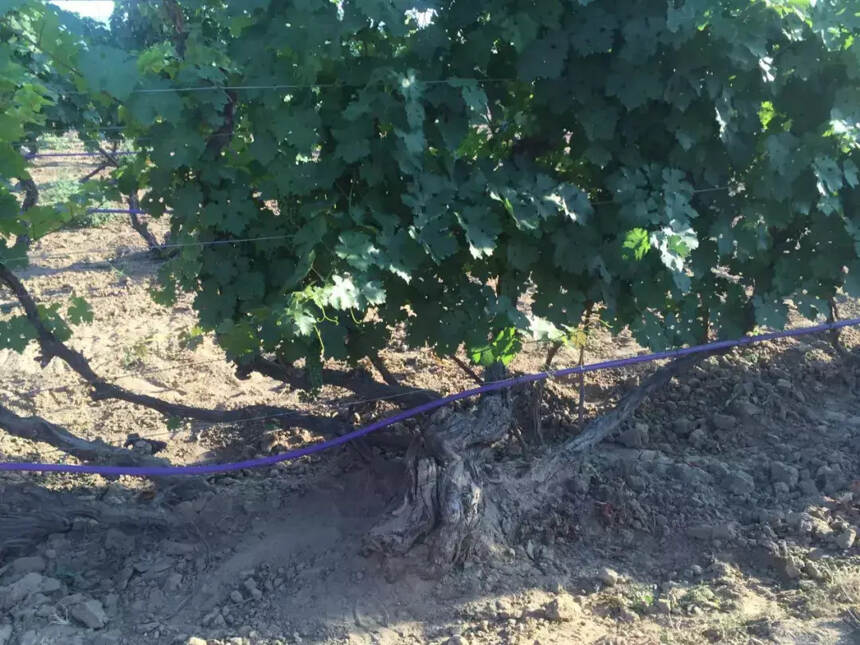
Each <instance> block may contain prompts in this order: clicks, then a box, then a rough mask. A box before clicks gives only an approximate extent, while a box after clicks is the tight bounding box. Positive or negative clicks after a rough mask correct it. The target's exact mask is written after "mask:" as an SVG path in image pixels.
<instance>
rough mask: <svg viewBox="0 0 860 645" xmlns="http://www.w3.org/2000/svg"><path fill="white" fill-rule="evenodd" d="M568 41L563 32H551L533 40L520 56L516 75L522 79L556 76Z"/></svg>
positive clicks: (562, 65)
mask: <svg viewBox="0 0 860 645" xmlns="http://www.w3.org/2000/svg"><path fill="white" fill-rule="evenodd" d="M567 50H568V41H567V35H566V34H565V33H564V32H559V31H557V32H551V33H549V34H547V35H546V36H544V37H543V38H541V39H539V40H535V41H534V42H532V43H531V44H530V45H529V46H528V47H526V49H525V51H524V52H523V53H522V55H521V56H520V60H519V62H518V64H517V72H518V76H519V77H520V78H521V79H522V80H524V81H534V80H537V79H539V78H558V77H559V76H561V74H562V71H563V70H564V62H565V60H566V59H567Z"/></svg>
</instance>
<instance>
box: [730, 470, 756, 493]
mask: <svg viewBox="0 0 860 645" xmlns="http://www.w3.org/2000/svg"><path fill="white" fill-rule="evenodd" d="M723 485H724V486H725V487H726V488H728V489H729V490H730V491H731V492H733V493H734V494H735V495H748V494H749V493H752V492H753V491H754V490H755V480H754V479H753V478H752V475H750V474H748V473H745V472H744V471H743V470H735V471H733V472H730V473H729V474H728V476H727V477H726V478H725V479H724V480H723Z"/></svg>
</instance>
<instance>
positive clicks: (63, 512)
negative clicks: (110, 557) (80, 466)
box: [0, 483, 177, 554]
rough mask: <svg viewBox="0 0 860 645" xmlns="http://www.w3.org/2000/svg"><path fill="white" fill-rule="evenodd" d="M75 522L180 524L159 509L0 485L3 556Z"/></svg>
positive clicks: (155, 526) (32, 487)
mask: <svg viewBox="0 0 860 645" xmlns="http://www.w3.org/2000/svg"><path fill="white" fill-rule="evenodd" d="M76 519H86V520H91V521H95V522H97V523H99V524H102V525H104V526H105V527H112V528H129V527H134V528H136V529H160V530H164V529H167V528H170V527H173V526H176V525H177V521H176V520H173V519H171V517H170V516H168V514H166V513H164V512H162V511H160V510H153V509H150V508H144V507H140V506H135V507H132V508H128V507H112V506H108V505H107V504H100V503H93V502H89V501H85V500H83V499H81V498H80V497H78V496H76V495H73V494H71V493H67V492H62V491H53V490H48V489H46V488H42V487H40V486H37V485H34V484H30V483H27V484H20V485H19V484H14V485H13V484H8V485H2V484H0V554H5V553H7V552H10V551H17V550H20V549H26V548H30V547H32V546H33V545H35V544H38V543H39V542H40V541H42V540H43V539H45V538H46V537H47V536H48V535H51V534H52V533H65V532H68V531H70V530H71V529H72V527H73V526H74V522H75V520H76Z"/></svg>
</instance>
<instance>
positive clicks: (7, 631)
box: [0, 625, 12, 645]
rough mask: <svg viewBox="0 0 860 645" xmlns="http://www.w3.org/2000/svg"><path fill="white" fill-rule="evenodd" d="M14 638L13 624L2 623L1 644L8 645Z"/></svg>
mask: <svg viewBox="0 0 860 645" xmlns="http://www.w3.org/2000/svg"><path fill="white" fill-rule="evenodd" d="M10 638H12V625H0V645H6V643H8V642H9V639H10Z"/></svg>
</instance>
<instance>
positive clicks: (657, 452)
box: [0, 163, 860, 645]
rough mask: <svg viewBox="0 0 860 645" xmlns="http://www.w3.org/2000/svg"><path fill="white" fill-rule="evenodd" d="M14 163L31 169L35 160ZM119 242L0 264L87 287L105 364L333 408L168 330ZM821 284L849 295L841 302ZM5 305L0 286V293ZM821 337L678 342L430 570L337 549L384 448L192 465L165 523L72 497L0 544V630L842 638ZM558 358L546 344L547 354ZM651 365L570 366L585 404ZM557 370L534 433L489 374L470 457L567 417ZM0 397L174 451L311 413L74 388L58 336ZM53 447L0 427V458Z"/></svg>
mask: <svg viewBox="0 0 860 645" xmlns="http://www.w3.org/2000/svg"><path fill="white" fill-rule="evenodd" d="M40 166H41V167H40V170H39V172H40V173H42V174H41V177H40V179H41V180H44V179H45V177H48V176H56V174H57V173H59V172H60V171H59V170H57V168H58V167H57V166H56V165H55V164H51V163H43V164H40ZM81 169H84V170H86V168H85V166H84V165H79V167H74V168H72V170H70V171H63V172H76V173H77V174H78V175H80V174H84V173H82V172H80V170H81ZM52 173H53V175H52ZM141 244H142V241H141V240H140V238H138V237H137V235H136V233H134V231H132V229H131V228H130V227H129V226H128V224H127V223H126V222H125V221H124V220H122V219H118V220H114V221H111V222H109V223H108V224H106V225H104V226H101V227H99V228H93V229H70V230H65V231H61V232H58V233H55V234H52V235H51V236H49V237H48V238H46V239H44V240H42V241H41V242H39V243H38V244H37V245H36V247H35V248H34V249H33V255H34V256H36V257H37V258H38V259H36V260H35V261H34V262H33V263H32V266H31V267H30V268H28V269H26V270H24V271H21V272H20V275H21V277H22V278H23V279H24V280H25V282H26V284H27V286H28V287H29V288H30V289H31V291H32V293H33V294H34V295H35V296H36V297H37V299H38V300H39V301H40V302H42V303H46V304H47V303H55V302H56V303H63V305H64V306H65V304H66V303H67V302H68V298H69V296H70V295H71V294H73V293H74V294H76V295H82V296H86V297H87V298H88V300H89V301H90V303H91V304H92V306H93V309H94V311H95V321H94V322H93V323H92V324H91V325H84V326H81V327H77V328H75V333H74V337H73V340H72V341H71V343H72V344H73V345H74V346H75V347H76V348H78V349H80V350H81V351H83V352H84V353H85V354H86V355H87V356H88V357H89V358H90V360H91V361H92V363H93V365H94V367H96V369H97V370H99V371H100V372H101V373H103V374H106V375H110V376H112V377H115V378H116V379H119V382H120V383H121V384H123V385H124V386H126V387H128V388H129V389H132V390H135V391H138V392H143V393H150V394H156V395H158V396H161V397H164V398H167V399H170V400H173V401H177V402H180V401H181V402H186V403H193V404H197V405H202V406H211V407H234V406H240V405H247V404H251V403H273V404H279V405H289V406H297V407H301V408H303V409H309V410H316V411H319V412H326V413H329V414H335V413H336V412H338V411H340V412H341V413H343V411H344V409H345V408H344V403H345V402H347V401H350V398H349V396H347V393H346V392H344V391H339V390H337V389H336V388H331V387H326V388H324V389H323V391H322V392H321V394H320V395H319V396H318V397H316V398H314V399H312V400H307V399H306V398H303V397H301V396H299V395H298V394H297V393H295V392H291V391H290V390H289V389H288V388H284V387H283V386H282V385H281V384H279V383H277V382H274V381H271V380H269V379H266V378H264V377H261V376H259V375H256V376H254V377H252V378H251V379H250V380H247V381H240V380H237V379H236V378H235V376H234V375H233V372H232V370H230V369H229V367H228V366H227V365H226V363H225V362H224V361H223V360H222V354H221V352H220V351H219V350H218V348H217V347H216V346H214V345H213V343H212V342H211V340H210V339H208V338H207V339H204V341H203V342H202V343H201V344H199V345H197V346H196V347H195V346H191V345H189V344H188V343H186V342H184V341H183V339H184V334H186V333H187V332H188V331H189V330H190V329H191V328H192V327H193V325H194V317H193V312H192V311H191V308H190V306H189V303H188V302H187V301H186V302H182V303H180V304H179V306H177V307H175V308H172V309H165V308H163V307H160V306H158V305H156V304H154V303H153V302H152V300H151V299H150V298H149V296H148V293H147V291H148V288H149V287H150V286H151V284H152V282H153V280H154V274H155V271H156V269H157V266H158V262H157V260H154V259H153V258H152V257H150V256H149V255H147V254H145V253H143V252H141V250H140V249H141ZM843 309H844V312H843V315H845V316H849V315H853V316H858V315H860V313H858V312H860V307H858V306H857V305H856V303H851V302H846V303H843ZM15 311H16V309H15V307H14V303H13V302H12V301H11V294H9V293H8V292H0V316H8V315H11V314H13V313H15ZM793 322H794V323H795V324H803V321H800V320H795V321H793ZM841 337H842V343H843V345H844V346H845V348H846V349H847V351H846V352H845V353H843V354H840V353H838V352H836V351H835V350H834V347H833V345H832V344H831V339H830V338H829V337H827V336H824V337H822V336H816V337H812V336H809V337H804V338H803V339H800V340H785V341H779V342H774V343H768V344H764V345H757V346H752V347H747V348H744V349H742V350H738V351H735V352H733V353H731V354H728V355H726V356H723V357H713V358H709V359H707V360H706V361H704V362H702V363H701V364H700V365H699V366H697V367H696V368H694V370H693V371H692V372H690V373H689V374H688V375H687V376H685V377H683V378H682V379H680V380H675V381H673V382H672V383H671V384H670V385H669V386H668V387H667V388H665V390H663V391H662V392H661V393H660V394H659V395H657V396H656V397H654V398H652V399H651V400H649V401H648V402H646V403H645V404H644V405H643V406H642V407H641V408H640V410H639V411H638V412H637V413H636V415H635V417H634V418H632V419H631V420H630V421H629V422H627V423H626V424H625V425H624V427H623V428H622V429H621V431H620V432H619V433H618V434H617V435H616V436H614V437H612V438H611V440H609V441H606V442H604V444H602V445H601V446H599V447H598V448H597V449H595V450H593V451H592V452H591V453H589V454H587V455H586V456H584V457H583V458H581V459H580V460H578V461H577V462H575V463H571V464H570V466H569V478H568V482H567V485H566V487H565V489H564V490H563V491H562V492H561V493H560V494H559V495H558V496H557V498H555V499H551V500H547V506H546V508H545V509H544V511H543V512H541V513H540V514H538V515H536V516H535V517H534V518H532V520H531V521H528V522H526V523H525V525H524V526H523V527H522V528H521V530H519V531H518V532H517V535H515V536H512V546H511V548H510V549H509V550H508V551H507V552H506V553H504V554H502V555H500V556H499V557H498V558H495V559H493V560H486V561H484V560H478V561H470V562H468V563H467V564H466V565H465V566H464V567H461V568H457V569H454V570H452V571H451V572H450V573H448V574H446V575H444V576H443V577H441V578H438V577H434V576H432V575H430V574H429V573H428V572H427V571H426V570H425V569H424V568H423V567H422V561H423V560H422V558H423V556H424V554H423V553H422V549H421V547H418V548H416V549H415V551H414V552H413V553H411V554H410V555H409V556H408V557H406V558H403V559H401V560H386V561H383V560H381V559H380V558H379V557H377V556H372V555H367V554H363V553H362V549H361V544H362V537H363V536H364V534H365V533H366V532H367V531H368V529H369V528H370V527H371V526H372V525H374V524H375V523H376V522H377V521H378V520H379V519H380V518H381V517H382V516H383V514H384V513H385V512H386V508H387V507H388V504H389V503H390V502H391V501H392V499H393V498H394V497H395V496H396V495H397V492H398V491H397V490H396V489H395V487H394V486H393V485H392V480H390V479H387V478H386V477H384V476H382V475H380V473H381V472H384V468H383V466H384V464H385V463H386V462H387V461H390V460H391V456H390V455H386V454H385V453H381V452H380V453H378V454H377V455H376V456H375V459H374V461H373V463H368V462H367V461H366V460H364V459H362V458H361V457H360V456H359V455H358V454H357V453H356V452H355V451H354V450H352V449H350V448H342V449H335V450H333V451H330V452H327V453H323V454H321V455H318V456H315V457H312V458H304V459H302V460H300V461H296V462H289V463H285V464H283V465H280V466H277V467H273V468H271V469H267V470H262V471H253V472H248V471H245V472H241V473H236V474H231V475H221V476H217V477H213V478H210V479H209V480H208V481H207V484H208V489H207V490H206V491H203V492H199V493H197V494H195V495H194V496H192V497H191V498H189V499H186V500H184V501H182V502H180V503H178V504H177V505H175V506H173V507H171V508H166V509H164V512H166V513H171V514H174V515H175V516H179V517H182V518H183V519H184V520H185V521H184V523H183V524H182V526H183V528H182V529H181V530H168V531H165V530H161V529H157V528H150V529H147V530H142V531H136V532H131V531H125V532H123V531H120V530H118V529H116V528H111V527H107V526H103V525H101V524H98V523H96V522H92V521H79V522H77V523H76V524H75V525H74V526H73V527H72V528H71V530H70V531H68V532H65V533H60V534H54V535H51V536H50V537H48V538H47V539H45V540H44V541H42V542H41V543H39V544H36V545H33V546H31V547H28V548H26V549H23V550H19V551H17V552H7V553H3V554H2V556H0V645H6V644H9V645H17V644H19V643H20V644H22V645H36V644H39V643H63V644H66V643H67V644H70V645H75V644H89V643H104V644H107V643H128V644H130V645H131V644H146V645H151V644H153V643H167V644H170V643H183V644H185V643H188V644H193V645H202V644H203V643H209V644H216V643H217V644H222V643H230V644H238V643H245V644H257V643H260V644H263V643H265V644H274V643H299V642H301V643H331V644H334V643H351V644H359V643H382V644H386V645H388V644H394V643H433V644H443V643H451V644H457V643H460V644H463V643H470V644H472V645H477V644H493V643H512V644H513V643H516V644H524V645H525V644H528V645H532V644H536V643H540V644H550V643H605V644H609V643H618V644H621V643H624V644H628V643H629V644H639V643H691V644H692V643H706V642H712V643H797V644H800V643H804V644H805V643H810V644H811V643H822V644H823V643H834V644H835V643H842V644H848V643H860V540H858V539H857V532H858V526H860V405H858V404H860V332H858V331H856V330H848V331H845V332H843V333H842V335H841ZM641 351H642V350H641V348H639V347H638V346H637V345H636V344H635V343H634V342H633V341H632V340H631V339H630V338H629V337H625V336H624V335H622V336H620V337H615V338H613V337H610V336H609V335H608V334H606V333H604V332H596V333H594V334H593V335H592V336H591V337H590V339H589V345H588V348H587V351H586V356H585V359H586V362H593V361H597V360H601V359H608V358H614V357H620V356H629V355H634V354H636V353H639V352H641ZM545 353H546V347H544V346H541V345H530V346H528V347H527V348H526V351H525V352H524V353H523V354H522V355H521V356H520V357H519V358H518V359H517V361H516V362H515V363H514V364H513V366H512V369H513V371H514V372H526V371H537V370H539V369H540V365H541V364H542V362H543V360H544V356H545ZM386 359H387V361H388V362H389V364H390V366H391V367H392V369H393V371H394V372H395V373H397V374H398V375H399V376H400V377H401V378H402V379H403V381H404V382H406V383H409V384H411V385H416V386H419V387H422V386H427V387H431V386H432V387H433V388H434V389H437V390H442V391H445V392H454V391H458V390H461V389H464V388H466V387H470V386H471V385H472V383H471V382H470V381H469V379H468V377H467V376H466V375H465V374H464V373H463V372H462V371H461V370H459V369H458V368H457V367H456V366H455V365H454V364H453V363H452V362H450V361H440V360H438V359H437V358H435V357H434V356H433V355H432V354H431V353H430V352H427V351H413V350H407V349H406V348H404V347H399V346H398V347H391V348H390V349H389V351H388V353H387V355H386ZM577 360H578V352H577V351H575V350H573V349H569V350H568V349H566V350H563V351H562V352H561V353H560V355H559V356H558V357H557V358H556V362H555V363H554V365H556V366H562V365H570V364H574V363H575V362H576V361H577ZM653 369H654V367H653V366H652V367H647V366H646V367H635V368H627V369H622V370H616V371H612V372H600V373H597V374H591V375H589V376H588V377H587V379H586V381H585V388H584V391H585V403H586V405H585V409H584V412H585V418H586V421H587V420H588V418H591V417H594V416H595V415H597V414H600V413H601V411H605V410H607V409H609V408H610V407H611V406H612V403H613V401H615V400H617V398H618V396H619V395H620V394H622V393H623V392H625V391H626V390H627V389H629V388H630V387H633V386H635V384H636V382H637V380H638V379H639V378H641V377H642V376H643V375H646V374H648V373H649V371H651V370H653ZM578 393H579V385H578V383H577V382H576V381H575V380H573V381H552V382H550V383H549V384H548V385H547V389H546V393H545V401H544V405H543V408H542V417H543V425H544V439H545V444H544V445H540V444H539V443H538V441H537V440H536V439H535V437H534V434H533V433H532V432H531V430H530V426H531V414H530V413H529V412H528V409H529V401H530V397H531V391H530V390H521V391H518V392H515V393H514V396H516V397H517V398H518V409H519V410H520V425H521V430H522V435H523V438H524V439H520V438H517V437H511V438H510V439H509V440H508V441H506V442H503V443H502V444H501V445H499V446H498V447H497V449H496V453H495V461H494V463H493V464H492V469H493V470H494V474H495V475H496V476H498V477H508V478H512V479H516V478H517V477H521V476H525V474H526V473H527V470H528V465H529V464H530V463H532V462H533V460H535V459H539V458H540V457H541V455H543V454H547V453H551V452H552V450H553V446H555V445H558V444H559V443H560V442H561V441H563V440H564V439H565V438H567V437H570V436H573V435H575V434H576V433H577V432H578V431H579V430H580V428H581V425H580V423H579V420H578V409H577V408H578V405H577V401H578ZM0 400H2V401H3V403H4V404H6V405H9V406H10V407H13V408H14V409H15V410H16V411H18V412H19V414H39V415H41V416H44V417H46V418H48V419H49V420H51V421H54V422H56V423H59V424H63V425H65V426H67V427H69V428H70V429H72V430H73V431H75V432H77V433H79V434H80V435H82V436H84V437H88V438H96V437H99V438H101V439H104V440H105V441H108V442H111V443H113V444H115V445H122V444H123V442H124V441H125V440H126V438H127V436H128V435H129V434H130V433H133V432H134V433H138V434H139V435H140V436H141V437H144V438H148V439H160V440H164V441H166V442H167V444H168V446H167V449H166V450H165V451H164V452H163V453H160V455H161V456H165V457H167V458H169V459H170V460H171V461H173V462H174V463H194V462H200V461H211V460H218V461H225V460H236V459H240V458H246V457H249V456H255V455H261V454H268V453H269V452H271V451H273V450H274V451H280V450H282V449H284V448H291V447H295V446H299V445H302V444H304V443H306V442H308V441H312V440H314V439H315V437H313V436H311V435H309V434H308V433H306V432H303V431H295V432H289V431H275V430H274V429H273V428H271V427H267V426H266V425H265V424H258V425H252V424H246V425H244V426H235V425H234V426H225V425H207V424H200V423H192V424H184V425H181V426H180V427H169V426H168V422H167V420H166V419H164V418H163V417H161V416H160V415H158V414H156V413H154V412H152V411H150V410H145V409H140V408H136V407H134V406H131V405H128V404H124V403H117V402H111V401H108V402H101V403H94V402H92V401H91V400H90V399H89V397H88V396H87V391H86V389H85V388H84V387H82V385H81V382H80V380H79V379H77V378H76V377H75V376H74V374H72V373H71V372H70V370H68V369H67V368H66V367H65V366H64V365H63V364H61V363H60V362H58V361H55V362H53V363H52V364H50V365H49V366H48V367H47V368H46V369H41V368H40V367H39V366H38V364H37V362H36V360H35V351H34V349H32V348H31V349H30V350H28V351H27V352H26V353H25V354H24V355H23V356H21V355H17V354H14V353H11V352H0ZM466 407H468V404H466ZM392 409H393V408H392V407H391V406H390V405H388V404H385V403H380V402H377V403H372V404H365V405H361V406H357V407H352V408H350V409H349V410H350V412H349V413H350V414H355V415H358V417H359V419H360V421H362V422H365V421H368V420H371V419H375V418H378V417H379V416H380V415H384V414H386V413H390V412H391V410H392ZM418 423H420V421H419V422H418ZM414 427H415V426H412V428H413V429H414ZM406 430H408V428H406V429H404V431H406ZM61 459H64V458H63V456H62V455H61V454H60V453H59V452H57V451H56V450H52V449H51V448H49V447H47V446H45V445H41V444H33V443H29V442H26V441H23V440H18V439H15V438H12V437H9V436H8V435H5V434H3V433H0V460H3V461H10V460H34V461H57V460H61ZM21 482H27V483H31V484H32V485H33V486H44V487H48V488H51V489H64V490H67V491H72V492H74V493H75V494H76V495H79V496H81V497H82V498H87V499H92V500H96V501H98V502H99V503H101V504H115V505H123V506H125V507H126V508H127V509H132V510H133V509H134V508H139V509H142V510H143V509H147V510H152V506H153V503H152V502H151V501H150V500H151V498H152V496H151V495H149V494H148V491H149V485H148V484H147V482H142V481H140V480H134V479H128V478H123V479H120V480H116V481H106V480H104V479H102V478H100V477H96V476H93V477H89V476H86V477H72V476H65V475H9V474H7V475H3V476H0V496H2V494H3V490H4V488H6V487H8V486H9V485H11V484H20V483H21ZM21 510H25V511H27V512H31V513H33V514H38V512H39V509H36V508H33V509H21Z"/></svg>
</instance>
